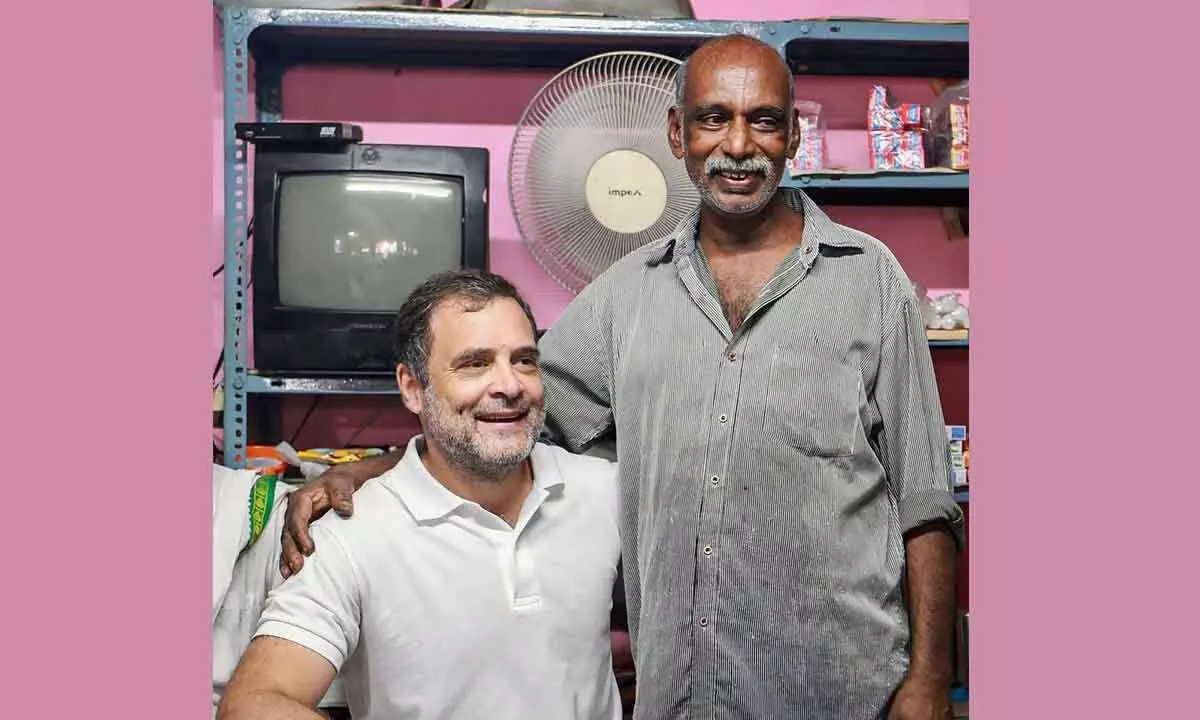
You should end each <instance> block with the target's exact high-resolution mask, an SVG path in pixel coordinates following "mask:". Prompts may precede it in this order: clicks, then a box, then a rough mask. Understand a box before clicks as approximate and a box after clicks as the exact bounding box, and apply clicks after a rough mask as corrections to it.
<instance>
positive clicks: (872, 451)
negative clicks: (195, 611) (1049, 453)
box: [285, 36, 962, 720]
mask: <svg viewBox="0 0 1200 720" xmlns="http://www.w3.org/2000/svg"><path fill="white" fill-rule="evenodd" d="M677 100H678V102H677V105H676V107H674V108H673V109H672V110H671V111H670V114H669V118H668V123H667V124H668V133H669V137H670V142H671V145H672V148H673V149H674V151H675V155H676V156H677V157H679V158H680V159H682V160H683V161H684V163H685V164H686V167H687V169H688V172H689V174H690V176H691V178H692V179H693V181H694V182H695V183H696V186H697V187H698V188H699V189H700V193H701V196H702V203H701V205H700V206H699V207H698V208H697V209H696V210H695V211H694V212H693V213H692V214H691V215H690V217H688V218H686V219H685V220H684V221H683V222H681V223H680V224H679V226H678V227H677V228H676V230H675V231H674V232H673V233H672V234H671V235H670V236H668V237H664V238H662V239H660V240H658V241H655V242H651V243H649V244H647V245H645V246H644V247H642V248H640V249H639V250H636V251H634V252H632V253H630V254H629V255H628V256H626V257H624V258H622V259H621V260H619V261H618V262H616V263H615V264H614V265H613V266H612V267H611V268H610V269H609V270H608V271H607V272H605V273H604V274H603V275H602V276H601V277H599V278H597V279H596V280H595V281H594V282H593V283H592V284H591V285H590V286H589V287H588V288H586V289H585V290H584V291H583V292H582V293H580V295H579V296H578V297H577V298H576V299H575V300H574V301H573V302H572V303H571V304H570V305H569V306H568V307H567V309H566V311H565V312H564V314H563V316H562V318H561V319H560V320H559V321H558V322H557V323H556V324H555V325H554V327H553V328H551V329H550V330H549V332H548V333H547V334H546V335H545V336H544V337H543V339H542V340H541V342H540V345H539V349H540V352H541V359H542V369H543V373H544V375H545V382H546V410H547V415H548V418H547V429H548V431H549V432H550V433H551V435H552V436H553V439H554V440H555V441H556V442H558V443H560V444H563V445H565V446H567V447H569V448H570V449H572V450H576V451H579V450H583V449H585V448H587V447H588V446H589V445H590V444H592V443H594V442H596V441H598V440H600V439H603V438H606V437H607V436H609V434H610V433H615V440H616V453H617V457H618V460H619V465H620V468H619V482H620V483H621V496H622V505H623V507H622V522H621V540H622V545H623V548H622V555H623V567H624V573H625V575H624V580H625V590H626V598H627V603H628V611H629V619H630V630H631V635H632V638H633V642H634V656H635V661H636V667H637V676H638V693H637V695H638V697H637V705H636V710H635V717H637V718H644V719H646V720H668V719H671V720H674V719H676V718H679V719H682V718H690V719H692V720H700V719H701V718H703V719H705V720H707V719H710V718H723V719H724V718H738V719H741V718H745V719H747V720H750V719H752V718H753V719H758V718H789V719H795V720H830V719H832V718H837V720H875V719H876V718H886V719H887V720H934V719H936V720H944V719H946V718H949V717H950V716H951V709H950V703H949V689H950V687H949V686H950V677H951V646H952V625H953V615H954V591H953V579H954V555H955V552H956V542H957V541H958V537H959V532H960V530H961V523H962V513H961V510H960V509H959V508H958V506H957V505H956V504H955V503H954V501H953V497H952V495H951V493H950V488H949V481H948V471H947V457H946V440H945V430H944V420H943V417H942V412H941V407H940V401H939V398H938V392H937V386H936V383H935V380H934V375H933V367H932V360H931V358H930V353H929V348H928V344H927V342H926V338H925V330H924V326H923V323H922V321H921V313H920V311H919V306H918V301H917V298H916V296H915V294H914V292H913V290H912V288H911V285H910V283H909V280H908V278H907V277H906V275H905V273H904V271H903V270H902V269H901V267H900V265H899V264H898V263H897V261H896V259H895V257H894V256H893V255H892V254H891V253H890V252H889V251H888V250H887V248H886V247H885V246H884V245H883V244H882V243H881V242H879V241H878V240H876V239H875V238H873V237H870V236H868V235H866V234H864V233H862V232H858V231H856V230H853V229H851V228H848V227H845V226H842V225H839V224H837V223H835V222H833V221H832V220H831V219H830V218H829V217H827V216H826V215H825V213H823V212H822V211H821V210H820V208H818V207H817V206H816V205H815V204H813V202H812V201H811V200H810V199H809V198H808V197H807V196H805V195H804V194H803V193H802V192H800V191H798V190H794V189H787V188H782V189H781V188H780V187H779V182H780V179H781V178H782V176H783V172H784V167H785V162H786V158H787V157H788V156H789V155H790V154H791V153H793V152H794V151H795V149H796V146H797V143H798V134H797V124H798V118H797V116H796V112H795V110H794V99H793V79H792V75H791V72H790V70H789V68H788V67H787V65H786V64H785V63H784V62H783V60H782V59H781V58H780V56H779V54H778V53H777V52H776V51H774V50H773V49H772V48H770V47H769V46H767V45H764V44H763V43H761V42H759V41H757V40H754V39H751V38H747V37H744V36H729V37H724V38H719V39H716V40H713V41H710V42H708V43H706V44H705V45H704V46H703V47H701V48H700V49H699V50H697V51H696V53H695V54H694V55H692V57H691V58H690V59H689V60H688V62H687V63H686V64H685V65H684V67H683V70H681V72H680V74H679V79H678V98H677ZM394 462H395V459H394V458H386V459H379V460H378V461H377V462H373V463H372V464H370V465H368V464H366V463H364V464H363V465H362V466H360V467H357V468H347V469H346V471H345V472H343V473H339V474H333V473H330V474H327V475H326V476H325V478H324V480H323V481H321V482H317V483H314V484H312V485H311V486H310V487H308V488H306V489H304V490H301V491H298V492H297V493H294V494H293V495H292V498H293V499H292V500H290V508H289V529H288V531H287V533H288V537H286V538H285V555H286V556H287V560H286V562H288V563H289V564H290V565H291V567H292V569H293V570H295V569H299V567H300V565H301V564H302V562H303V560H302V558H301V554H300V552H298V551H297V547H298V546H299V547H301V548H303V549H304V551H310V550H311V542H310V541H309V539H308V537H307V534H306V531H305V526H306V525H307V523H308V522H309V520H310V518H311V517H312V516H315V515H319V514H320V513H322V512H324V511H325V510H327V509H328V508H329V507H330V506H331V505H332V506H334V507H335V508H336V509H337V510H338V512H340V513H343V514H345V513H347V512H348V511H349V507H350V493H351V492H352V490H353V488H354V487H357V486H358V485H361V484H362V483H363V482H365V481H366V479H368V478H369V477H371V476H373V475H376V474H379V473H380V472H382V471H383V470H385V469H386V468H387V467H388V465H389V464H391V463H394Z"/></svg>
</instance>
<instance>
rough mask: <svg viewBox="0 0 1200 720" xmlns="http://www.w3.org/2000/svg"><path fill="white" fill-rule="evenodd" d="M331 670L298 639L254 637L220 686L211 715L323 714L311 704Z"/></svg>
mask: <svg viewBox="0 0 1200 720" xmlns="http://www.w3.org/2000/svg"><path fill="white" fill-rule="evenodd" d="M336 674H337V673H336V671H335V670H334V667H333V666H332V665H330V664H329V661H328V660H326V659H325V658H323V657H321V656H320V655H319V654H317V653H316V652H313V651H312V650H309V649H308V648H306V647H304V646H303V645H300V644H297V643H294V642H292V641H291V640H284V639H282V638H277V637H271V636H268V635H264V636H260V637H257V638H255V639H254V641H253V642H252V643H250V647H248V648H247V649H246V654H245V655H243V656H242V660H241V662H240V663H239V664H238V668H237V671H235V672H234V674H233V678H232V679H231V680H230V681H229V686H228V687H227V688H226V689H225V695H224V696H223V697H222V699H221V705H220V708H219V709H218V710H217V720H323V718H324V716H323V715H321V714H320V713H318V712H317V711H316V709H315V708H316V706H317V703H318V702H320V700H321V698H322V697H323V696H324V695H325V693H326V692H327V691H328V690H329V685H330V684H331V683H332V682H333V678H334V676H335V675H336Z"/></svg>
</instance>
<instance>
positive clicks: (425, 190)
mask: <svg viewBox="0 0 1200 720" xmlns="http://www.w3.org/2000/svg"><path fill="white" fill-rule="evenodd" d="M487 189H488V151H487V150H486V149H484V148H460V147H432V146H408V145H365V144H364V145H355V144H350V145H341V146H334V147H329V148H297V147H296V146H288V145H271V144H265V145H260V146H258V147H257V148H256V151H255V155H254V233H253V257H252V259H251V278H252V282H253V288H252V290H253V295H252V297H253V300H254V318H253V319H254V322H253V339H254V346H253V354H254V362H253V365H254V368H255V371H256V372H258V373H259V374H262V375H273V376H277V377H278V376H289V375H290V376H310V377H346V376H357V375H368V376H378V375H390V374H392V373H394V372H395V358H394V351H393V348H392V342H393V338H392V327H393V322H394V317H395V313H396V311H398V310H399V309H400V305H401V304H402V303H403V302H404V300H405V298H406V297H407V296H408V294H409V293H410V292H411V291H412V290H413V289H414V288H415V287H416V286H417V285H419V284H420V283H421V282H423V281H424V280H425V279H426V278H428V277H429V276H430V275H433V274H435V273H438V272H442V271H444V270H451V269H455V268H460V267H470V268H479V269H487V267H488V220H487Z"/></svg>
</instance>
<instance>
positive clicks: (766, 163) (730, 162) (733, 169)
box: [704, 155, 771, 175]
mask: <svg viewBox="0 0 1200 720" xmlns="http://www.w3.org/2000/svg"><path fill="white" fill-rule="evenodd" d="M704 172H705V174H707V175H716V174H718V173H746V174H750V173H758V174H759V175H766V174H767V173H769V172H771V161H770V160H768V159H767V158H765V157H763V156H762V155H755V156H754V157H752V158H746V159H745V160H734V159H733V158H731V157H727V156H725V155H717V156H713V155H709V156H708V158H707V159H705V161H704Z"/></svg>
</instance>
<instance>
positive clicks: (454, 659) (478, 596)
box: [218, 270, 621, 720]
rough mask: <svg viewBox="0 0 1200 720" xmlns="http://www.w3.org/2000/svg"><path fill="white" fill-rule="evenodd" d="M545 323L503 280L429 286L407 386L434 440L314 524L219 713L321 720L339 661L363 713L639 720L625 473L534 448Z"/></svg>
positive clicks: (468, 277) (402, 373)
mask: <svg viewBox="0 0 1200 720" xmlns="http://www.w3.org/2000/svg"><path fill="white" fill-rule="evenodd" d="M535 327H536V324H535V321H534V319H533V313H532V312H531V311H530V309H529V307H528V305H527V304H526V303H525V302H524V300H522V299H521V297H520V295H519V294H518V293H517V291H516V289H515V288H513V287H512V285H511V284H509V283H508V282H507V281H506V280H504V279H503V278H501V277H499V276H497V275H493V274H490V273H481V272H477V271H467V270H464V271H455V272H451V273H445V274H442V275H438V276H435V277H433V278H431V279H430V280H428V281H427V282H426V283H425V284H423V285H422V286H421V287H420V288H418V289H417V290H415V291H414V292H413V294H412V295H411V296H410V297H409V299H408V300H407V301H406V303H405V305H404V308H403V309H402V310H401V311H400V313H399V316H398V317H397V356H398V366H397V372H396V378H397V381H398V383H399V388H400V394H401V397H402V399H403V401H404V404H405V405H406V406H407V407H408V408H409V409H410V410H412V411H413V412H414V413H416V414H417V415H418V417H419V418H420V422H421V430H422V435H420V436H418V437H416V438H414V439H413V440H412V441H411V442H410V444H409V447H408V450H409V451H410V452H406V453H405V455H404V460H403V461H402V462H400V463H399V464H397V465H396V466H395V467H394V468H393V469H392V470H390V471H388V472H387V473H385V474H383V475H381V476H379V477H378V478H375V480H374V481H373V482H369V483H367V484H366V485H365V486H364V487H363V488H362V490H360V491H359V494H358V496H357V497H356V498H355V500H356V502H355V507H356V509H357V511H356V513H355V516H354V520H353V522H349V521H347V520H346V519H343V518H341V517H340V516H338V515H337V514H336V513H331V514H329V515H327V516H325V517H324V518H322V519H321V520H320V521H318V522H317V523H315V524H314V525H313V527H312V533H313V536H314V540H316V543H317V545H318V546H319V547H320V550H318V551H316V552H315V553H314V554H313V555H312V556H311V557H310V558H309V559H308V561H307V562H306V564H305V570H306V572H303V573H299V574H297V575H294V576H292V577H290V578H288V579H287V580H286V581H285V582H284V583H283V584H282V585H280V586H279V588H277V589H276V590H274V591H273V592H272V593H271V595H270V597H269V598H268V600H267V604H266V607H265V608H264V610H263V613H262V620H261V624H260V625H259V628H258V631H257V633H256V637H255V639H254V641H253V642H252V643H251V644H250V647H249V648H248V649H247V651H246V653H245V655H244V656H243V657H242V660H241V662H240V663H239V665H238V668H237V670H236V671H235V672H234V675H233V678H232V679H231V681H230V683H229V685H228V687H227V688H226V691H225V694H224V698H223V699H222V702H221V707H220V711H219V714H218V717H220V718H224V719H225V720H240V719H246V720H271V719H272V718H279V719H280V720H282V719H283V718H289V719H290V718H313V719H314V720H316V718H319V715H317V714H316V713H315V712H314V711H313V708H314V707H315V705H316V704H317V702H318V701H319V700H320V698H321V697H322V695H324V693H325V692H326V690H327V689H328V688H329V685H330V682H331V681H332V680H333V679H334V677H335V675H336V674H337V673H339V672H341V677H342V680H343V683H344V688H345V694H346V699H347V701H348V704H349V707H350V711H351V714H352V715H353V716H354V718H355V720H373V719H376V718H386V719H387V720H400V719H402V718H418V717H419V718H447V719H449V718H471V719H473V718H483V717H487V718H489V719H492V718H494V719H496V720H504V719H506V718H512V719H513V720H517V718H520V719H521V720H526V719H527V718H547V719H550V718H553V719H554V720H613V719H615V718H619V717H620V716H621V708H620V701H619V698H618V695H617V687H616V683H615V680H614V677H613V670H612V651H611V644H610V637H609V621H610V614H609V613H610V609H611V602H612V587H613V582H614V580H615V578H616V572H617V562H618V557H619V551H620V541H619V537H618V528H617V519H618V518H617V512H618V498H617V489H618V485H617V483H616V482H612V480H613V479H614V478H615V474H616V470H615V466H614V465H613V464H611V463H609V462H607V461H605V460H602V459H599V458H593V457H587V456H579V455H573V454H570V453H568V452H566V451H564V450H561V449H558V448H555V447H552V446H547V445H542V444H538V443H536V442H535V440H536V438H537V436H538V433H539V431H540V429H541V426H542V422H543V420H544V411H543V408H542V401H543V397H542V380H541V373H540V370H539V369H538V362H537V360H538V358H537V346H536V342H535V339H534V329H535ZM605 480H609V482H605Z"/></svg>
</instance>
